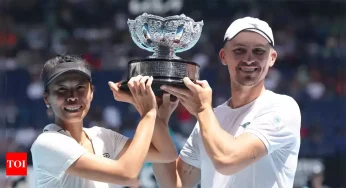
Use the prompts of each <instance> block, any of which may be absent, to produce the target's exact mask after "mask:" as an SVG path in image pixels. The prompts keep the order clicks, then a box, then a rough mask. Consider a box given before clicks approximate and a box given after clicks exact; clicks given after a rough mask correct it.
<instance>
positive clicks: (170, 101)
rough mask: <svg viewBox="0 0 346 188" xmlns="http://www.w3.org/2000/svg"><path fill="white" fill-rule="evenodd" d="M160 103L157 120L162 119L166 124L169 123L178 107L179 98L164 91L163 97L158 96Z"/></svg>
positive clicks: (158, 102) (157, 99) (158, 103)
mask: <svg viewBox="0 0 346 188" xmlns="http://www.w3.org/2000/svg"><path fill="white" fill-rule="evenodd" d="M156 101H157V105H158V108H159V110H158V113H157V116H156V117H157V120H159V121H161V122H162V123H164V124H165V125H168V121H169V118H170V117H171V115H172V113H173V111H174V110H175V109H176V108H177V106H178V104H179V100H178V98H177V97H175V96H172V95H170V94H169V93H164V94H163V96H162V98H161V97H156Z"/></svg>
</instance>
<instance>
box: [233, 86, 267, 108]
mask: <svg viewBox="0 0 346 188" xmlns="http://www.w3.org/2000/svg"><path fill="white" fill-rule="evenodd" d="M231 86H232V91H231V94H232V98H231V100H230V102H229V104H228V106H230V107H232V108H239V107H242V106H244V105H246V104H249V103H251V102H252V101H254V100H256V99H257V98H258V97H259V96H260V95H261V94H262V93H263V92H264V91H265V88H264V82H262V83H260V84H258V85H256V86H253V87H244V86H240V85H238V84H232V85H231Z"/></svg>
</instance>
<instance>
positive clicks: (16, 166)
mask: <svg viewBox="0 0 346 188" xmlns="http://www.w3.org/2000/svg"><path fill="white" fill-rule="evenodd" d="M27 166H28V160H27V153H6V176H26V175H27V173H28V168H27Z"/></svg>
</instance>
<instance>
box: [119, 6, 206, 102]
mask: <svg viewBox="0 0 346 188" xmlns="http://www.w3.org/2000/svg"><path fill="white" fill-rule="evenodd" d="M127 23H128V26H129V31H130V34H131V38H132V40H133V41H134V42H135V44H136V45H137V46H138V47H139V48H141V49H144V50H147V51H149V52H153V55H151V56H149V57H147V58H144V59H135V60H131V61H129V63H128V79H127V80H126V81H124V82H123V83H122V84H121V86H120V88H121V89H123V90H128V86H127V82H128V81H129V80H130V78H131V77H135V76H137V75H142V76H153V78H154V79H153V84H152V88H153V90H154V92H155V95H157V96H160V95H162V92H163V91H162V90H161V89H160V86H162V85H173V86H176V87H186V86H185V85H184V82H183V78H184V77H188V78H190V79H191V80H192V81H195V80H198V79H199V70H200V66H199V65H198V64H197V63H195V62H191V61H187V60H183V59H181V58H180V57H178V56H177V55H176V53H179V52H184V51H186V50H189V49H191V48H192V47H193V46H194V45H195V44H196V43H197V42H198V40H199V38H200V36H201V33H202V27H203V21H200V22H195V21H194V20H193V19H191V18H189V17H187V16H185V15H184V14H181V15H175V16H169V17H165V18H163V17H160V16H156V15H152V14H147V13H144V14H142V15H140V16H138V17H137V18H136V19H135V20H130V19H129V20H128V22H127Z"/></svg>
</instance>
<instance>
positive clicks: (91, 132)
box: [43, 123, 96, 139]
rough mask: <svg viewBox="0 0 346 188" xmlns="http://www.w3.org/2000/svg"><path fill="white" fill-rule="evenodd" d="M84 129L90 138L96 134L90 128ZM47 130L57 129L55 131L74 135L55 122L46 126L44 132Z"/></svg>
mask: <svg viewBox="0 0 346 188" xmlns="http://www.w3.org/2000/svg"><path fill="white" fill-rule="evenodd" d="M83 130H84V132H85V133H86V134H87V136H88V137H89V139H93V138H94V137H95V136H96V135H95V133H94V132H93V131H91V130H90V129H88V128H85V127H83ZM47 131H55V132H58V133H61V134H63V135H66V136H69V137H72V136H71V134H70V132H69V131H68V130H65V129H63V128H61V127H60V126H59V125H57V124H54V123H52V124H49V125H47V126H46V127H44V129H43V132H47Z"/></svg>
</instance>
